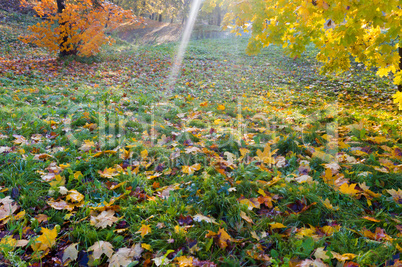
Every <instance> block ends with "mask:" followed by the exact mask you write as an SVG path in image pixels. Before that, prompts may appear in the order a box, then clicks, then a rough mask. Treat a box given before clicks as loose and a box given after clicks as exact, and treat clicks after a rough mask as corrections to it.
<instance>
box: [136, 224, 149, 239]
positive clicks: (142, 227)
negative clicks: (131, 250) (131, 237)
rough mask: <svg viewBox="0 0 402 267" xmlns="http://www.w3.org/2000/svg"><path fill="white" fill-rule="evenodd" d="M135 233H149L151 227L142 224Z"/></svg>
mask: <svg viewBox="0 0 402 267" xmlns="http://www.w3.org/2000/svg"><path fill="white" fill-rule="evenodd" d="M137 233H139V234H141V237H144V236H145V235H147V234H149V233H151V227H150V226H149V225H147V224H142V225H141V228H140V230H138V231H137Z"/></svg>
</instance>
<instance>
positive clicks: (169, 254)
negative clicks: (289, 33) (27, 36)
mask: <svg viewBox="0 0 402 267" xmlns="http://www.w3.org/2000/svg"><path fill="white" fill-rule="evenodd" d="M0 26H1V31H2V33H4V34H3V35H2V36H1V39H0V42H1V46H0V47H2V48H0V49H2V50H1V53H2V58H1V61H0V65H1V68H0V118H1V120H0V262H1V263H2V264H3V265H2V266H135V265H141V266H164V265H172V266H183V267H184V266H269V265H273V266H378V265H386V266H400V264H401V263H400V261H399V253H400V252H401V251H402V244H401V242H402V216H401V212H402V179H401V178H402V176H401V174H402V144H401V132H402V128H401V123H402V120H401V119H402V117H401V114H400V113H398V111H397V107H396V106H394V105H393V104H392V102H391V95H392V93H393V92H394V91H395V88H394V87H393V86H392V85H391V83H390V81H389V80H380V79H377V78H375V76H374V74H373V73H374V72H369V71H365V70H362V69H361V68H360V66H359V65H357V64H356V65H355V67H354V69H353V70H351V71H350V73H346V74H343V75H339V76H336V75H329V76H323V75H320V74H319V71H318V64H317V63H316V61H315V60H314V50H313V49H310V50H309V52H308V53H306V54H304V55H301V56H300V57H299V58H294V59H289V58H287V57H285V56H284V55H283V53H282V51H281V49H280V48H276V47H270V48H267V49H265V50H264V51H263V52H262V53H261V54H260V55H258V56H247V55H246V54H245V53H244V50H245V47H246V45H247V39H246V38H232V39H225V40H198V41H194V42H191V43H190V45H189V47H188V49H187V53H186V55H185V58H184V63H183V66H182V67H181V69H180V72H181V73H180V75H179V77H178V79H177V81H176V83H175V84H174V86H172V87H168V86H167V85H168V84H169V81H170V79H169V77H171V75H170V71H171V69H172V62H173V58H174V55H175V52H176V49H177V46H178V44H175V43H173V44H165V45H160V46H152V47H151V46H146V47H136V46H132V45H130V44H128V43H126V42H123V41H121V42H117V44H116V45H115V46H114V47H112V48H110V49H109V50H107V51H105V52H104V53H103V54H101V55H100V56H98V57H97V58H92V59H87V60H80V61H76V60H72V59H71V60H65V61H59V60H56V59H55V58H54V57H51V56H46V54H44V53H43V51H41V50H39V49H38V48H35V47H29V46H26V45H24V44H21V43H19V42H18V39H17V38H16V34H17V31H16V30H15V29H17V24H15V25H13V24H10V23H8V24H4V23H3V24H0ZM3 44H6V45H7V46H4V45H3Z"/></svg>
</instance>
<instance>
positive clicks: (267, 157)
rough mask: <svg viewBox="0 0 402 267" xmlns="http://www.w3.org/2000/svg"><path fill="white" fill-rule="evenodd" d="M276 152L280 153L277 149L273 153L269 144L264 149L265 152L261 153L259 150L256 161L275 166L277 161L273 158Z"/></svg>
mask: <svg viewBox="0 0 402 267" xmlns="http://www.w3.org/2000/svg"><path fill="white" fill-rule="evenodd" d="M276 151H278V149H275V150H274V151H272V152H271V146H270V144H268V143H267V144H266V145H265V147H264V152H261V150H259V149H258V150H257V157H256V159H257V160H258V161H261V162H264V163H266V164H268V165H269V166H271V164H275V159H274V158H273V155H274V154H275V152H276Z"/></svg>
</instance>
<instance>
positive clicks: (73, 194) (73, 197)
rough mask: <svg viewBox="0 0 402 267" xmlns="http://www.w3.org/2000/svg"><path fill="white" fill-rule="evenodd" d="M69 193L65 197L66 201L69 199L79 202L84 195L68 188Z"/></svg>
mask: <svg viewBox="0 0 402 267" xmlns="http://www.w3.org/2000/svg"><path fill="white" fill-rule="evenodd" d="M68 192H69V194H68V195H67V197H66V200H67V201H71V202H81V201H82V200H84V195H83V194H81V193H80V192H78V191H77V190H74V189H73V190H70V191H68Z"/></svg>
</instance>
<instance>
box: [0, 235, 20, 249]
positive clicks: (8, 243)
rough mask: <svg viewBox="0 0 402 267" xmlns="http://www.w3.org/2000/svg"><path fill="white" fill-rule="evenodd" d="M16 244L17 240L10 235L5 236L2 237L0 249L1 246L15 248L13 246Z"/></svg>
mask: <svg viewBox="0 0 402 267" xmlns="http://www.w3.org/2000/svg"><path fill="white" fill-rule="evenodd" d="M16 244H17V240H16V239H14V238H13V237H12V236H11V235H7V236H5V237H3V238H2V239H1V241H0V247H2V246H4V245H5V246H10V247H15V245H16Z"/></svg>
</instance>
